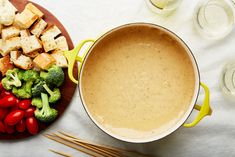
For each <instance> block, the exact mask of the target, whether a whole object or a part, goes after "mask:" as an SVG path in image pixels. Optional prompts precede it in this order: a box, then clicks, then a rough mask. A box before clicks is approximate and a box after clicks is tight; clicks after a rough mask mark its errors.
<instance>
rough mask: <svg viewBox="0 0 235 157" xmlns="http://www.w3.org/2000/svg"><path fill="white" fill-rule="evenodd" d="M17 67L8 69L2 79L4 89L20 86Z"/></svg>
mask: <svg viewBox="0 0 235 157" xmlns="http://www.w3.org/2000/svg"><path fill="white" fill-rule="evenodd" d="M18 72H19V69H17V68H14V69H13V70H8V71H7V73H6V77H5V78H3V79H2V85H3V87H4V88H5V89H6V90H11V89H12V88H13V87H20V86H21V85H22V83H21V81H20V79H19V77H18Z"/></svg>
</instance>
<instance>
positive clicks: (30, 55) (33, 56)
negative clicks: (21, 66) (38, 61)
mask: <svg viewBox="0 0 235 157" xmlns="http://www.w3.org/2000/svg"><path fill="white" fill-rule="evenodd" d="M39 54H40V53H39V52H38V51H33V52H30V53H27V54H25V55H26V56H28V57H30V58H35V57H37V56H38V55H39Z"/></svg>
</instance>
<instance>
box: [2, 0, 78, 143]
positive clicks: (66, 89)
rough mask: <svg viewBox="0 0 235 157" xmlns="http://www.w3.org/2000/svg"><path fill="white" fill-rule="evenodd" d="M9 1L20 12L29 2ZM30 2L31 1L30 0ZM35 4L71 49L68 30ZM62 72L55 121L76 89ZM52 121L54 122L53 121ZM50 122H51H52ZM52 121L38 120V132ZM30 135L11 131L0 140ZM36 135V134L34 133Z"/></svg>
mask: <svg viewBox="0 0 235 157" xmlns="http://www.w3.org/2000/svg"><path fill="white" fill-rule="evenodd" d="M10 2H11V3H12V4H13V5H14V6H15V7H16V8H17V9H18V10H19V11H20V12H21V11H22V10H23V9H24V7H25V5H26V4H27V3H29V1H27V0H10ZM31 3H32V2H31ZM33 4H34V5H35V6H37V7H38V8H39V9H40V10H41V11H42V12H43V13H44V14H45V17H44V20H45V21H46V22H47V23H50V24H55V25H56V26H57V27H58V28H59V29H60V30H61V32H62V35H63V36H65V37H66V39H67V42H68V45H69V49H73V48H74V45H73V43H72V40H71V38H70V36H69V34H68V32H67V31H66V29H65V28H64V26H63V25H62V24H61V23H60V21H59V20H58V19H57V18H56V17H55V16H54V15H53V14H51V13H50V12H49V11H48V10H46V9H45V8H43V7H41V6H40V5H38V4H35V3H33ZM64 73H65V81H64V84H63V85H62V86H61V87H60V90H61V96H62V97H61V99H60V101H59V102H58V103H57V104H55V105H54V106H53V108H55V109H56V110H57V111H58V113H59V114H58V117H57V119H56V120H55V121H57V120H58V119H59V118H60V117H61V116H62V114H63V113H64V112H65V110H66V108H67V107H68V106H69V104H70V101H71V99H72V97H73V95H74V92H75V90H76V87H77V86H76V84H74V83H73V82H72V81H70V79H69V77H68V72H67V69H64ZM74 76H75V78H76V77H77V76H78V67H77V65H76V64H75V67H74ZM55 121H54V122H55ZM54 122H52V123H54ZM52 123H41V122H39V134H40V132H42V131H43V130H45V129H47V128H48V127H49V126H50V125H51V124H52ZM31 136H32V135H30V134H29V133H28V132H27V131H25V132H23V133H17V132H15V133H13V134H0V140H15V139H24V138H27V137H31ZM34 136H37V135H34Z"/></svg>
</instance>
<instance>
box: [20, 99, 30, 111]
mask: <svg viewBox="0 0 235 157" xmlns="http://www.w3.org/2000/svg"><path fill="white" fill-rule="evenodd" d="M18 106H19V108H20V109H22V110H27V109H28V108H29V107H30V106H31V100H30V99H25V100H21V101H20V102H19V104H18Z"/></svg>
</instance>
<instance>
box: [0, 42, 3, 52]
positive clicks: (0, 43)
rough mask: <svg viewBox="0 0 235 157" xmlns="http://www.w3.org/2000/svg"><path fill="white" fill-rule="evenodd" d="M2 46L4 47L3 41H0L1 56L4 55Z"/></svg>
mask: <svg viewBox="0 0 235 157" xmlns="http://www.w3.org/2000/svg"><path fill="white" fill-rule="evenodd" d="M2 46H3V41H2V39H0V54H2Z"/></svg>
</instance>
